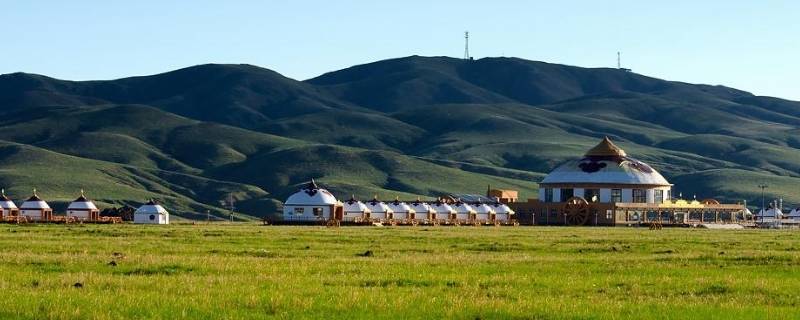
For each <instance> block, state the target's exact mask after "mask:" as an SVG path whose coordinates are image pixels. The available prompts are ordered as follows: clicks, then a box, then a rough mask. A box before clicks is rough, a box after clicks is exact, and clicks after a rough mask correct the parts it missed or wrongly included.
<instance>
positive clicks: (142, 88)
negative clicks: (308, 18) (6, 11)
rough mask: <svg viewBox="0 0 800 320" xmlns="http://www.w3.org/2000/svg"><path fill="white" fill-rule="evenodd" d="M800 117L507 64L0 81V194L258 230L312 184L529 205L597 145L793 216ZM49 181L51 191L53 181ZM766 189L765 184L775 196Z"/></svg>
mask: <svg viewBox="0 0 800 320" xmlns="http://www.w3.org/2000/svg"><path fill="white" fill-rule="evenodd" d="M798 127H800V103H799V102H794V101H788V100H782V99H778V98H771V97H759V96H754V95H752V94H750V93H748V92H745V91H741V90H736V89H732V88H727V87H722V86H709V85H695V84H688V83H682V82H674V81H666V80H661V79H656V78H652V77H647V76H643V75H639V74H635V73H630V72H624V71H621V70H616V69H608V68H594V69H589V68H579V67H573V66H565V65H556V64H549V63H544V62H536V61H527V60H522V59H517V58H486V59H480V60H476V61H464V60H460V59H453V58H445V57H418V56H413V57H406V58H399V59H390V60H384V61H378V62H373V63H369V64H365V65H360V66H354V67H351V68H347V69H344V70H339V71H334V72H330V73H326V74H324V75H321V76H319V77H316V78H313V79H310V80H307V81H296V80H293V79H290V78H287V77H284V76H282V75H280V74H278V73H276V72H274V71H271V70H268V69H263V68H259V67H256V66H251V65H201V66H195V67H189V68H184V69H180V70H176V71H172V72H167V73H163V74H158V75H153V76H144V77H133V78H124V79H117V80H107V81H66V80H58V79H53V78H48V77H46V76H41V75H32V74H24V73H14V74H7V75H0V140H2V141H3V142H2V146H0V148H2V149H3V150H4V153H3V154H2V155H0V157H2V158H1V159H0V160H2V162H0V163H2V168H0V183H1V184H2V185H3V186H6V188H7V189H9V190H10V191H11V192H12V193H13V195H14V196H15V197H17V198H22V197H24V196H25V195H26V193H27V192H29V189H30V188H32V187H34V186H35V187H37V188H39V189H40V190H42V193H43V194H44V195H45V196H47V195H48V194H49V195H51V196H52V199H55V200H59V201H66V200H69V198H70V197H71V195H72V194H75V192H76V191H75V190H78V189H80V188H82V187H83V188H85V189H87V190H89V191H90V194H92V195H93V196H94V197H95V198H97V199H98V200H100V201H102V202H103V203H106V204H117V205H118V204H123V203H126V204H133V203H134V202H135V201H142V200H144V199H145V198H147V197H157V198H163V199H165V201H167V202H168V204H169V205H170V206H172V207H174V208H175V210H177V211H178V212H181V213H182V214H184V215H185V216H191V213H196V212H201V213H203V212H204V211H205V210H212V211H213V212H214V213H216V214H218V215H222V214H223V211H222V210H221V209H219V206H220V202H219V201H220V199H222V198H224V197H226V196H227V195H228V194H233V195H235V196H236V198H237V200H238V202H239V203H238V205H237V207H238V208H239V209H240V210H241V211H242V212H244V213H245V214H248V215H251V216H263V215H269V214H272V213H274V212H276V211H277V209H278V208H279V205H280V201H281V200H283V198H284V197H285V196H287V195H288V194H290V193H291V192H293V191H294V190H295V189H296V188H297V187H298V185H300V184H302V183H303V182H305V181H306V180H307V179H310V178H312V177H313V178H317V179H318V180H320V181H321V182H322V183H323V184H325V185H328V186H329V187H330V188H331V189H332V191H333V192H334V193H336V194H337V195H338V196H340V197H347V196H349V194H356V195H357V196H360V197H362V198H363V197H371V196H372V195H374V194H377V195H379V196H380V197H383V198H394V197H395V196H400V197H406V198H410V197H416V196H423V197H433V196H437V195H439V194H442V193H480V192H483V191H484V190H485V188H486V185H487V184H491V185H495V186H498V187H506V188H515V189H519V190H521V196H522V197H523V198H525V197H534V196H535V192H534V190H535V188H536V181H538V180H539V179H541V177H543V175H544V174H546V173H547V172H548V171H549V170H550V169H552V168H553V167H554V166H556V165H558V164H559V163H560V162H562V161H564V160H566V159H569V158H571V157H575V156H579V155H580V154H582V152H583V151H584V150H585V149H587V148H588V147H590V146H591V145H593V144H595V143H596V141H597V139H599V138H601V137H603V136H606V135H608V136H611V137H613V138H614V139H615V140H616V141H618V142H619V144H620V145H621V146H622V147H623V148H625V149H626V150H627V151H628V153H629V154H632V155H635V156H637V157H638V158H640V159H642V160H645V161H648V162H650V163H651V164H652V165H654V166H656V167H657V168H658V169H659V170H660V171H661V172H662V173H663V174H664V175H665V176H666V177H667V178H668V179H672V180H673V182H674V183H676V191H677V192H676V194H677V193H678V192H683V191H685V192H684V193H685V194H692V195H694V194H697V196H698V197H703V198H707V197H716V198H720V199H724V200H728V201H740V200H744V199H747V200H749V201H750V203H753V201H754V200H756V198H758V190H757V188H756V187H755V184H758V183H760V182H762V181H764V182H767V183H768V184H773V185H774V188H771V189H770V191H771V193H773V195H774V196H776V197H777V196H780V197H783V198H785V199H786V200H787V201H789V202H794V203H797V202H800V194H798V193H797V192H796V191H795V190H794V188H792V187H791V186H792V185H793V184H794V183H798V182H800V172H798V170H800V150H798V148H800V138H798V137H800V135H798V134H800V128H798ZM51 176H52V177H51ZM770 181H775V182H774V183H771V182H770Z"/></svg>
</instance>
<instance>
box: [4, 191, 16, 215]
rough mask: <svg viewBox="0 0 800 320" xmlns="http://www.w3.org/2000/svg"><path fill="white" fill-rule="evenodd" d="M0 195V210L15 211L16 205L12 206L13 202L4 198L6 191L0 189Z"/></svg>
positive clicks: (6, 197)
mask: <svg viewBox="0 0 800 320" xmlns="http://www.w3.org/2000/svg"><path fill="white" fill-rule="evenodd" d="M0 194H1V195H0V208H3V209H6V210H8V209H16V208H17V205H16V204H14V201H11V199H10V198H9V197H8V196H6V189H2V192H0Z"/></svg>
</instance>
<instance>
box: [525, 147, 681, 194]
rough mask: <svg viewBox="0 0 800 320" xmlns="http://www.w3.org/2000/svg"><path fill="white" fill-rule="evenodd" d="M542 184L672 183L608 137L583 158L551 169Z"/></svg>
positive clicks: (664, 184)
mask: <svg viewBox="0 0 800 320" xmlns="http://www.w3.org/2000/svg"><path fill="white" fill-rule="evenodd" d="M541 184H545V185H546V184H625V185H650V186H671V184H670V183H669V182H667V179H664V177H663V176H662V175H661V174H660V173H658V171H656V170H655V169H653V168H652V167H651V166H649V165H648V164H646V163H644V162H642V161H639V160H636V159H634V158H631V157H628V155H627V153H625V151H624V150H622V149H621V148H620V147H618V146H617V145H615V144H614V143H613V142H611V139H609V138H608V137H605V138H604V139H603V141H601V142H600V143H599V144H598V145H597V146H595V147H593V148H591V149H589V151H587V152H586V154H585V155H584V157H583V158H581V159H577V160H571V161H568V162H566V163H564V164H562V165H561V166H559V167H557V168H556V169H555V170H553V171H552V172H550V174H548V175H547V176H546V177H545V178H544V180H542V182H541Z"/></svg>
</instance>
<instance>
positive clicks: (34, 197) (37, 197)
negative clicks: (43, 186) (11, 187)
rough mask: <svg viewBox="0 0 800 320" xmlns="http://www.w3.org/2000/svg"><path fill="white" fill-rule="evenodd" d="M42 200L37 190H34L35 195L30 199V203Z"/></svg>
mask: <svg viewBox="0 0 800 320" xmlns="http://www.w3.org/2000/svg"><path fill="white" fill-rule="evenodd" d="M41 200H42V199H41V198H39V194H38V193H36V188H33V195H32V196H31V197H30V198H28V201H41Z"/></svg>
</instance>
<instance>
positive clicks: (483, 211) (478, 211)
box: [473, 202, 494, 223]
mask: <svg viewBox="0 0 800 320" xmlns="http://www.w3.org/2000/svg"><path fill="white" fill-rule="evenodd" d="M473 209H475V220H477V221H478V222H482V223H485V222H489V221H491V220H494V209H492V206H490V205H488V204H485V203H483V202H478V203H476V204H475V205H474V206H473Z"/></svg>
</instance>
